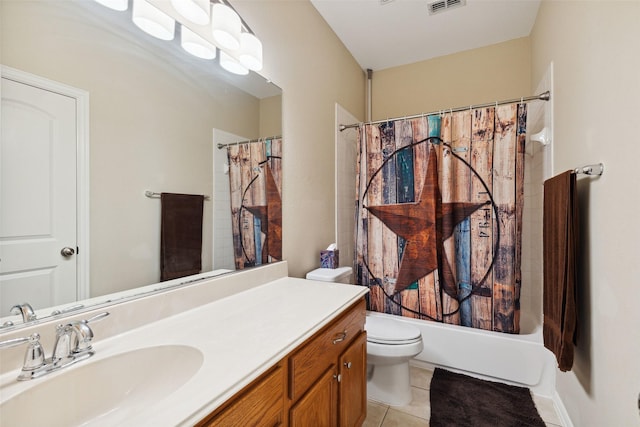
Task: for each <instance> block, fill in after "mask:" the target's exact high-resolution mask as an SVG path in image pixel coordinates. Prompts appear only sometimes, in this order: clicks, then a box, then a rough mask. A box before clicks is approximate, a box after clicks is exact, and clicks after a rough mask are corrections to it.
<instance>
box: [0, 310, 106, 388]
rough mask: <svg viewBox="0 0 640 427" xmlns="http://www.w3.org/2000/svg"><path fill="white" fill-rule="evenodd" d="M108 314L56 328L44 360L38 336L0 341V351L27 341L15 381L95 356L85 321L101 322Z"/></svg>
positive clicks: (43, 373)
mask: <svg viewBox="0 0 640 427" xmlns="http://www.w3.org/2000/svg"><path fill="white" fill-rule="evenodd" d="M108 315H109V313H108V312H104V313H101V314H98V315H96V316H94V317H92V318H90V319H88V320H77V321H74V322H71V323H67V324H66V325H58V326H56V339H55V342H54V344H53V352H52V353H51V357H49V358H47V359H45V357H44V350H43V348H42V345H40V335H38V334H33V335H31V336H29V337H26V338H15V339H11V340H7V341H3V342H0V348H8V347H15V346H16V345H20V344H23V343H26V342H28V343H29V347H28V348H27V353H26V354H25V357H24V365H23V366H22V371H21V372H20V375H18V380H19V381H23V380H31V379H35V378H38V377H41V376H43V375H46V374H48V373H51V372H54V371H57V370H59V369H62V368H64V367H66V366H69V365H72V364H74V363H76V362H79V361H81V360H84V359H87V358H89V357H91V356H93V355H94V354H95V351H94V350H93V347H92V346H91V342H92V340H93V331H92V330H91V328H90V327H89V322H95V321H97V320H101V319H104V318H105V317H107V316H108Z"/></svg>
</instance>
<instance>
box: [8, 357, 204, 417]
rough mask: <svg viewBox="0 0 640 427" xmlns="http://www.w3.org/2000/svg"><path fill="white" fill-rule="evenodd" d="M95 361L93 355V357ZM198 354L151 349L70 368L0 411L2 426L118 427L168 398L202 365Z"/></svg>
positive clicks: (39, 381)
mask: <svg viewBox="0 0 640 427" xmlns="http://www.w3.org/2000/svg"><path fill="white" fill-rule="evenodd" d="M94 357H95V356H94ZM203 360H204V357H203V355H202V353H201V352H200V350H198V349H196V348H193V347H188V346H183V345H165V346H157V347H147V348H142V349H138V350H133V351H130V352H127V353H120V354H117V355H114V356H111V357H108V358H105V359H102V360H98V361H95V362H93V363H92V361H91V360H90V359H89V360H88V361H86V362H85V363H84V364H83V362H80V364H78V365H76V366H75V367H71V368H68V370H67V371H66V372H65V371H64V370H61V371H60V374H58V375H55V376H53V377H50V378H47V377H44V378H41V379H36V380H32V381H34V382H38V383H39V384H37V385H34V387H31V388H29V389H28V390H26V391H24V392H22V393H21V394H18V395H16V396H15V397H13V398H11V399H9V400H7V401H6V402H4V403H3V404H2V406H0V425H3V426H23V427H27V426H38V427H42V426H52V427H53V426H64V427H69V426H79V425H93V424H95V425H110V426H115V425H120V424H122V423H123V422H124V421H126V419H127V418H129V417H131V416H132V415H134V414H138V413H139V412H140V411H141V410H143V409H145V408H146V407H148V406H149V405H152V404H154V403H156V402H157V401H158V400H162V399H163V398H165V397H167V396H168V395H170V394H171V393H172V392H173V391H174V390H176V389H178V388H180V386H182V385H183V384H185V383H186V382H187V381H189V379H191V378H192V377H193V376H194V375H195V374H196V372H198V370H199V369H200V367H201V366H202V362H203Z"/></svg>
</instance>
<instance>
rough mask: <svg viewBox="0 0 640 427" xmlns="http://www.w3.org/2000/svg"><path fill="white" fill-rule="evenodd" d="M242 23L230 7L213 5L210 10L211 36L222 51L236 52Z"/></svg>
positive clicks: (219, 4)
mask: <svg viewBox="0 0 640 427" xmlns="http://www.w3.org/2000/svg"><path fill="white" fill-rule="evenodd" d="M241 32H242V21H241V20H240V16H238V14H237V13H236V11H235V10H233V8H232V7H231V6H227V5H226V4H223V3H215V4H214V5H213V7H212V8H211V35H212V36H213V41H214V42H215V43H216V44H217V45H218V46H220V47H221V48H222V49H226V50H230V51H236V50H238V48H239V47H240V33H241Z"/></svg>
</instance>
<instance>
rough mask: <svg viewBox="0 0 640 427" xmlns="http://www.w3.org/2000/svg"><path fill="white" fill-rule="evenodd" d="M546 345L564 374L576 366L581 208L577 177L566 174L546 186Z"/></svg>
mask: <svg viewBox="0 0 640 427" xmlns="http://www.w3.org/2000/svg"><path fill="white" fill-rule="evenodd" d="M543 224H544V225H543V227H544V228H543V248H544V296H543V312H544V326H543V336H544V346H545V347H546V348H548V349H549V350H551V351H552V352H553V353H554V354H555V355H556V359H557V361H558V368H559V369H560V370H561V371H568V370H570V369H571V366H572V365H573V345H574V340H575V332H576V317H577V315H576V312H577V307H576V301H577V298H576V284H577V264H576V256H577V249H578V209H577V194H576V175H575V174H574V173H573V172H572V171H567V172H564V173H562V174H560V175H558V176H555V177H553V178H551V179H548V180H547V181H545V183H544V219H543Z"/></svg>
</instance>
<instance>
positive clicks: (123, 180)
mask: <svg viewBox="0 0 640 427" xmlns="http://www.w3.org/2000/svg"><path fill="white" fill-rule="evenodd" d="M1 5H2V27H1V28H2V37H1V38H2V51H1V52H2V58H1V62H2V64H4V65H7V66H10V67H13V68H17V69H20V70H23V71H27V72H30V73H33V74H36V75H39V76H42V77H46V78H49V79H52V80H55V81H58V82H62V83H65V84H68V85H71V86H74V87H77V88H79V89H83V90H86V91H88V92H89V93H90V120H91V123H90V155H91V159H90V169H91V172H90V174H91V177H90V178H91V189H90V193H91V196H90V199H91V230H90V238H91V279H90V280H91V295H92V296H97V295H103V294H107V293H111V292H115V291H119V290H124V289H129V288H131V287H135V286H139V285H143V284H149V283H154V282H157V281H159V278H160V273H159V254H160V201H159V200H157V199H149V198H146V197H144V196H143V191H144V190H146V189H149V190H152V191H157V192H161V191H167V192H182V193H194V194H209V195H210V194H212V191H213V185H212V174H213V172H212V156H213V153H212V134H211V133H212V129H213V128H222V129H225V130H228V131H229V132H233V133H236V134H240V135H247V136H249V137H252V138H253V137H257V136H258V135H259V134H258V130H259V108H260V105H259V104H260V103H259V101H258V99H256V98H254V97H252V96H249V95H247V94H246V93H243V92H240V91H239V90H238V89H236V88H234V87H232V86H229V85H226V84H220V83H216V82H215V81H213V80H211V79H209V78H208V77H207V74H204V73H203V74H201V75H200V76H199V77H198V78H195V77H192V75H193V70H194V69H193V68H190V67H193V64H192V63H186V62H183V61H180V60H178V59H176V58H173V59H172V58H167V57H166V56H164V55H159V54H154V53H153V52H152V50H151V49H149V48H148V46H147V45H145V44H144V42H143V40H152V39H151V38H150V37H149V36H146V35H144V34H143V33H142V32H140V31H139V30H137V28H134V27H133V24H132V23H131V22H129V21H128V20H124V23H125V25H126V26H127V27H128V30H127V31H132V30H133V31H134V32H133V34H128V33H127V32H126V31H124V29H122V28H117V27H116V26H113V25H112V24H108V23H107V24H105V23H103V22H101V20H100V19H99V18H98V16H97V15H96V14H95V13H96V11H95V10H96V8H98V9H100V8H102V9H104V8H103V7H102V6H100V5H98V4H97V3H94V2H86V3H85V6H86V7H87V9H86V10H85V9H80V6H78V4H76V3H72V2H58V1H49V2H26V1H9V0H3V1H2V3H1ZM92 7H93V8H94V9H93V14H92V12H91V11H92V9H91V8H92ZM110 13H112V14H114V13H117V12H110ZM155 43H159V42H155ZM180 53H181V52H180ZM180 57H181V58H184V57H185V56H184V55H181V56H180ZM185 73H186V74H185ZM211 212H212V207H211V203H209V202H206V203H205V218H204V225H205V229H204V234H203V235H204V242H203V257H202V259H203V268H204V269H205V271H206V270H208V269H210V267H211V218H212V214H211ZM82 253H83V248H80V254H82Z"/></svg>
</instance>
